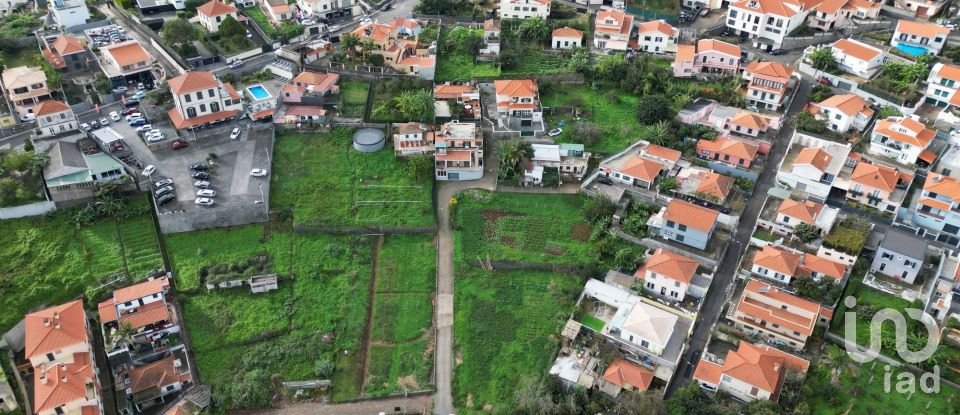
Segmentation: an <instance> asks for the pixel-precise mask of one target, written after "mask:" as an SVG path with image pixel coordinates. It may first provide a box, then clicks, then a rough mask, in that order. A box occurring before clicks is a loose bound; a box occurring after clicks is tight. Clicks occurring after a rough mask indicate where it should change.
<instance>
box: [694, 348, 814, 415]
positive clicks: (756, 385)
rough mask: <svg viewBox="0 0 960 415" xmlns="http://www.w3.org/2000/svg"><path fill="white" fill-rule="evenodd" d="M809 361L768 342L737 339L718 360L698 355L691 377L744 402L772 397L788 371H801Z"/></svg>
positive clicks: (777, 397) (778, 391) (776, 397)
mask: <svg viewBox="0 0 960 415" xmlns="http://www.w3.org/2000/svg"><path fill="white" fill-rule="evenodd" d="M809 367H810V362H809V361H807V360H804V359H803V358H800V357H797V356H794V355H792V354H789V353H787V352H784V351H781V350H779V349H776V348H773V347H770V346H768V345H759V344H758V345H754V344H750V343H748V342H746V341H741V342H740V344H739V345H738V346H737V350H731V351H729V352H727V354H726V356H723V359H722V363H721V361H720V360H716V359H712V360H711V359H710V358H709V357H702V358H701V359H700V362H699V363H697V369H696V371H694V372H693V379H694V380H696V381H697V383H698V384H699V385H700V387H701V388H703V389H704V390H707V391H710V392H717V391H720V392H724V393H728V394H730V395H732V396H734V397H736V398H737V399H739V400H741V401H744V402H752V401H755V400H758V399H759V400H769V401H776V400H777V399H779V397H780V391H781V389H782V386H783V383H784V381H785V380H786V379H787V374H789V373H799V374H803V373H806V372H807V369H809Z"/></svg>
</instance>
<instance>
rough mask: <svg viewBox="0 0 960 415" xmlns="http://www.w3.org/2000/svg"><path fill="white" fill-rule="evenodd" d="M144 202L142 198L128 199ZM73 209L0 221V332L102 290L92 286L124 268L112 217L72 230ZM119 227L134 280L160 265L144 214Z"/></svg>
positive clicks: (137, 203)
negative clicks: (28, 316)
mask: <svg viewBox="0 0 960 415" xmlns="http://www.w3.org/2000/svg"><path fill="white" fill-rule="evenodd" d="M145 203H146V200H145V199H138V200H136V201H133V202H131V204H132V205H142V204H145ZM72 213H73V211H70V210H66V211H59V212H57V213H55V214H54V215H53V216H51V217H49V218H47V217H42V216H41V217H35V218H25V219H13V220H4V221H0V332H3V331H6V330H8V329H9V328H10V327H12V326H13V325H14V324H16V323H17V321H19V320H20V319H21V318H23V315H24V314H25V313H27V312H28V311H30V310H33V309H36V308H39V307H41V306H44V305H48V306H49V305H56V304H60V303H63V302H66V301H69V300H71V299H74V298H76V297H77V296H79V295H81V294H84V293H87V294H89V295H94V296H96V295H101V294H102V291H103V290H97V289H96V288H97V287H98V286H100V285H101V282H102V281H106V280H107V279H108V277H111V276H113V275H116V274H119V273H123V272H125V269H124V260H123V259H124V258H123V253H122V252H123V251H122V250H121V248H120V237H119V234H118V227H117V225H116V223H115V222H114V220H113V219H103V220H100V221H98V222H96V223H94V224H93V225H89V226H85V227H83V228H80V229H77V228H76V226H75V225H74V223H73V221H72V219H71V214H72ZM119 232H120V233H121V234H123V235H124V237H125V240H126V239H127V238H128V239H129V242H128V245H127V249H128V252H127V263H128V264H130V273H131V275H132V278H133V279H139V278H142V277H144V273H145V272H146V270H148V269H154V268H162V267H163V263H162V261H161V259H160V255H159V250H158V245H157V240H156V236H155V232H154V229H153V221H152V219H150V216H148V214H145V215H141V216H136V217H133V218H130V219H126V220H124V221H123V222H121V224H120V226H119ZM121 284H122V283H121ZM94 300H96V299H94Z"/></svg>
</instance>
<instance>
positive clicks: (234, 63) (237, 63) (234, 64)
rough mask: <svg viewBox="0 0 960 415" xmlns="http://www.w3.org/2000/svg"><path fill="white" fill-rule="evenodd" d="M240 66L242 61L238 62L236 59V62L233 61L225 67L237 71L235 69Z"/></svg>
mask: <svg viewBox="0 0 960 415" xmlns="http://www.w3.org/2000/svg"><path fill="white" fill-rule="evenodd" d="M241 66H243V61H242V60H240V59H237V60H235V61H233V62H230V64H229V65H227V67H228V68H230V69H237V68H239V67H241Z"/></svg>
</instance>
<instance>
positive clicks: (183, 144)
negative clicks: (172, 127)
mask: <svg viewBox="0 0 960 415" xmlns="http://www.w3.org/2000/svg"><path fill="white" fill-rule="evenodd" d="M189 146H190V144H188V143H187V142H186V141H183V140H174V141H173V142H172V143H170V148H172V149H174V150H179V149H181V148H187V147H189Z"/></svg>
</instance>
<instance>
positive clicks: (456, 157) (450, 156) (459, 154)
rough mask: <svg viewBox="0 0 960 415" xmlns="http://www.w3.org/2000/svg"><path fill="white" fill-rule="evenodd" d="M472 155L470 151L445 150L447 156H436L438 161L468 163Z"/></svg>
mask: <svg viewBox="0 0 960 415" xmlns="http://www.w3.org/2000/svg"><path fill="white" fill-rule="evenodd" d="M472 155H473V151H471V150H447V154H437V155H436V158H437V160H439V161H470V158H471V157H472Z"/></svg>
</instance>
